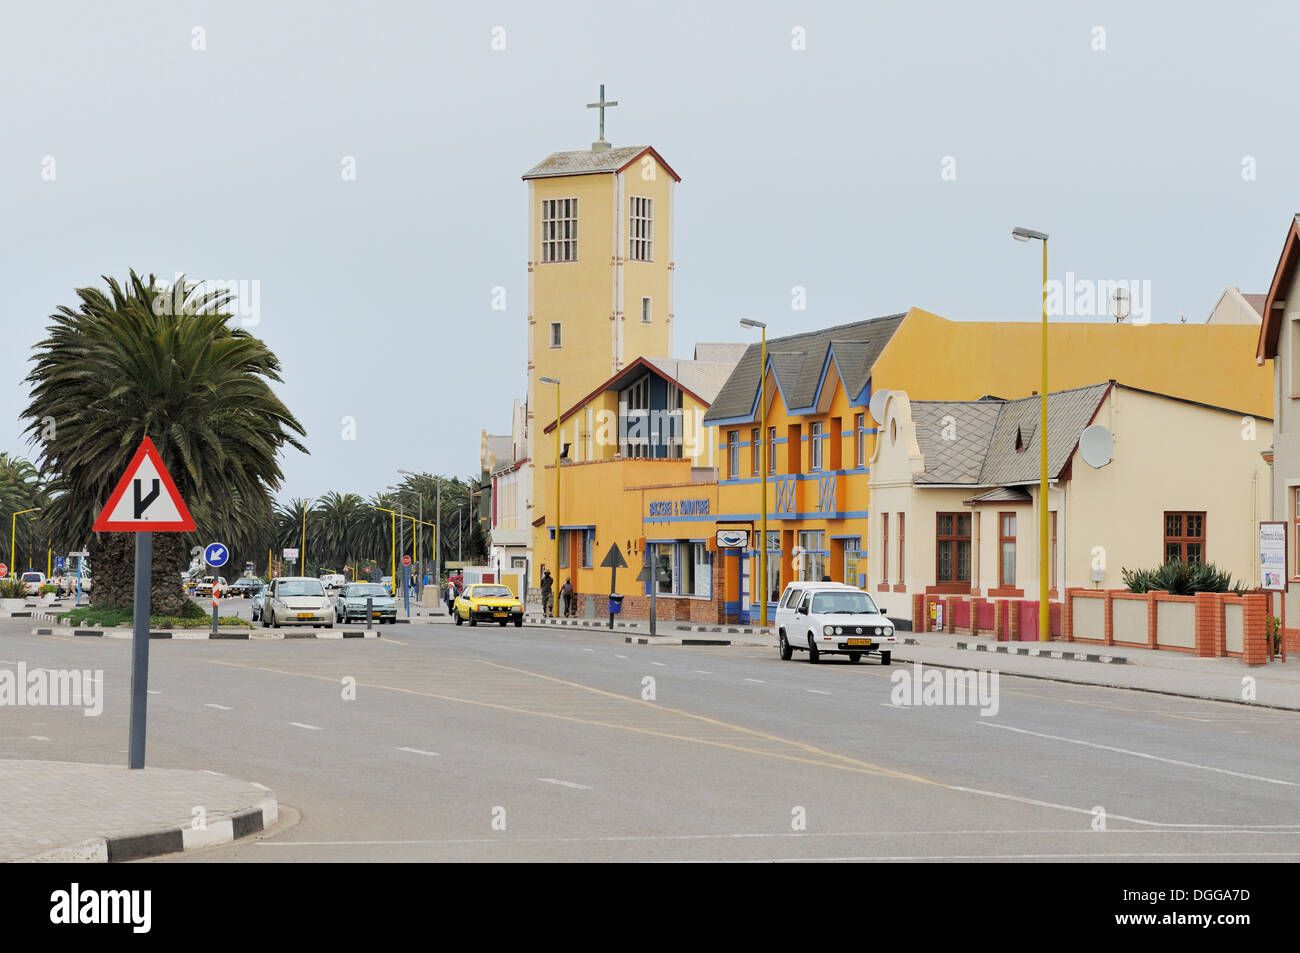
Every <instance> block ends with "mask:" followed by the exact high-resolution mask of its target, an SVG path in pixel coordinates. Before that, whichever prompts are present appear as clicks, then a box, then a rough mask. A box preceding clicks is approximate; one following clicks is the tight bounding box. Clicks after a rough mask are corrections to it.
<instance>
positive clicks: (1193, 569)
mask: <svg viewBox="0 0 1300 953" xmlns="http://www.w3.org/2000/svg"><path fill="white" fill-rule="evenodd" d="M1120 574H1121V575H1122V576H1123V577H1124V585H1125V587H1126V588H1127V589H1128V591H1129V592H1154V591H1161V590H1162V591H1165V592H1168V593H1169V594H1170V595H1174V596H1190V595H1193V594H1194V593H1197V592H1235V593H1238V594H1240V593H1243V592H1245V591H1246V587H1245V586H1243V585H1241V584H1240V583H1234V582H1233V579H1232V574H1231V573H1228V572H1226V571H1224V570H1222V569H1219V568H1218V567H1217V566H1215V565H1214V563H1189V562H1184V561H1183V560H1181V559H1172V560H1170V561H1169V562H1167V563H1165V564H1164V565H1163V566H1158V567H1156V568H1155V569H1120Z"/></svg>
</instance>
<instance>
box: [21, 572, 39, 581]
mask: <svg viewBox="0 0 1300 953" xmlns="http://www.w3.org/2000/svg"><path fill="white" fill-rule="evenodd" d="M40 581H41V574H40V573H38V572H25V573H23V582H40Z"/></svg>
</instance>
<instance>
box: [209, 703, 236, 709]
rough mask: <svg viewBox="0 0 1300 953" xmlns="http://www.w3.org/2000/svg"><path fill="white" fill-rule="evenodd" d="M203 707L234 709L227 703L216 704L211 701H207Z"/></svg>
mask: <svg viewBox="0 0 1300 953" xmlns="http://www.w3.org/2000/svg"><path fill="white" fill-rule="evenodd" d="M205 707H207V708H219V709H220V710H221V711H233V710H234V709H232V708H231V707H230V706H229V705H216V704H213V703H212V702H208V703H207V704H206V705H205Z"/></svg>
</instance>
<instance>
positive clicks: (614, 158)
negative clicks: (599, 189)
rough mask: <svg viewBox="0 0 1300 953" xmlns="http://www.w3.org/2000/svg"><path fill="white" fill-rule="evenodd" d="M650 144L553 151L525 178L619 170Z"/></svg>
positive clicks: (591, 173)
mask: <svg viewBox="0 0 1300 953" xmlns="http://www.w3.org/2000/svg"><path fill="white" fill-rule="evenodd" d="M648 148H650V147H649V146H619V147H618V148H617V149H606V150H605V151H604V152H592V151H591V150H590V149H579V150H578V151H576V152H553V153H551V154H550V155H549V156H547V157H546V158H545V159H543V160H542V161H541V162H539V163H537V165H535V166H533V167H532V168H531V169H529V170H528V171H527V172H525V173H524V178H525V179H542V178H546V177H547V176H552V175H596V174H598V173H601V172H617V171H618V170H619V169H621V168H623V166H625V165H627V164H628V163H629V162H631V161H632V160H633V159H635V158H636V157H637V156H638V155H640V154H641V153H642V152H644V151H645V150H646V149H648Z"/></svg>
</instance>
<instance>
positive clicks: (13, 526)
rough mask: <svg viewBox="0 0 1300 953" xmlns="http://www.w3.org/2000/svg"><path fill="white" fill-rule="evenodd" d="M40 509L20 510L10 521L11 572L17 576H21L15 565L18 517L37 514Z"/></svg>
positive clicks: (37, 507)
mask: <svg viewBox="0 0 1300 953" xmlns="http://www.w3.org/2000/svg"><path fill="white" fill-rule="evenodd" d="M39 509H40V507H39V506H33V507H32V508H31V509H30V510H19V511H18V512H17V513H15V514H14V518H13V519H11V520H10V521H9V571H10V572H11V573H13V574H14V575H15V576H18V575H19V572H18V567H17V566H16V565H14V558H15V556H14V548H15V547H14V539H15V538H16V534H17V532H18V517H20V516H22V515H23V514H24V513H35V512H36V511H37V510H39ZM35 518H36V517H32V519H35Z"/></svg>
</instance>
